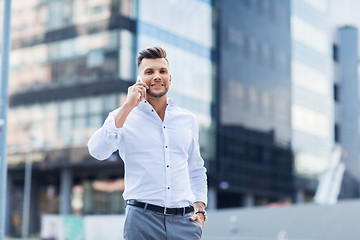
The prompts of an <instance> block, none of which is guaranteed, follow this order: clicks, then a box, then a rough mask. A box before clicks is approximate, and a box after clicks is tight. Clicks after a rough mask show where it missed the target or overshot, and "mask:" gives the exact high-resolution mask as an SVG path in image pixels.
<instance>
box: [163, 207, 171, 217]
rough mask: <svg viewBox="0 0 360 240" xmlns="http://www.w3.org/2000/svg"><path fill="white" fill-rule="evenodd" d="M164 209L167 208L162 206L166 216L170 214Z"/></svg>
mask: <svg viewBox="0 0 360 240" xmlns="http://www.w3.org/2000/svg"><path fill="white" fill-rule="evenodd" d="M166 209H167V208H166V207H164V215H166V216H168V215H171V214H170V213H167V212H166Z"/></svg>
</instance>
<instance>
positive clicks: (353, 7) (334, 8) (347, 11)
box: [330, 0, 360, 29]
mask: <svg viewBox="0 0 360 240" xmlns="http://www.w3.org/2000/svg"><path fill="white" fill-rule="evenodd" d="M359 12H360V1H359V0H330V14H331V22H332V26H333V27H338V26H344V25H351V26H354V27H357V28H358V29H360V14H359Z"/></svg>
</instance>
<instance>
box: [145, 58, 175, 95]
mask: <svg viewBox="0 0 360 240" xmlns="http://www.w3.org/2000/svg"><path fill="white" fill-rule="evenodd" d="M139 75H140V78H141V79H142V81H143V82H144V83H146V84H147V85H148V86H149V89H147V90H146V94H148V95H149V96H151V97H157V98H159V97H162V96H164V95H166V93H167V92H168V90H169V86H170V84H171V75H170V73H169V64H168V62H167V61H166V59H165V58H154V59H153V58H144V59H143V60H142V61H141V64H140V66H139Z"/></svg>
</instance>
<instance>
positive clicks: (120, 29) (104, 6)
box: [6, 0, 137, 235]
mask: <svg viewBox="0 0 360 240" xmlns="http://www.w3.org/2000/svg"><path fill="white" fill-rule="evenodd" d="M136 17H137V1H136V0H115V1H113V0H106V1H99V0H84V1H83V0H81V1H79V0H51V1H50V0H45V1H44V0H34V1H26V2H22V1H18V0H16V1H13V4H12V22H11V24H12V25H11V30H12V34H11V37H12V39H11V40H12V51H11V58H10V68H11V69H10V76H9V94H10V109H9V114H8V130H9V131H8V132H9V134H8V141H7V143H8V154H9V156H8V164H9V186H10V188H9V189H11V190H10V191H11V194H10V195H11V197H10V199H11V200H12V201H10V202H9V203H8V209H9V211H8V212H7V216H6V218H7V221H8V222H9V223H10V224H9V226H8V228H7V230H6V232H7V234H9V235H16V234H17V235H18V234H20V233H21V224H22V211H23V209H22V201H23V186H24V175H23V171H24V167H25V164H24V163H25V160H26V159H27V158H29V159H31V160H32V162H33V165H32V166H33V170H32V171H33V177H32V189H31V209H32V210H31V213H30V218H31V219H32V220H33V221H32V222H31V224H30V226H29V227H30V233H31V234H34V233H35V234H36V233H39V229H40V221H41V216H42V214H46V213H53V214H77V215H83V214H109V213H123V212H124V202H123V199H122V196H121V195H122V192H123V174H124V172H123V165H122V161H120V159H119V157H118V156H116V154H114V155H113V156H111V157H110V158H109V160H108V161H106V162H101V163H100V162H97V161H95V160H94V159H93V158H91V157H90V155H89V153H88V151H87V147H86V146H87V142H88V139H89V138H90V136H91V135H92V134H93V133H94V132H95V131H96V129H98V128H99V127H100V126H101V125H102V124H103V121H104V119H105V118H106V117H107V114H108V113H109V112H110V111H112V110H114V109H116V108H117V107H119V105H121V104H122V103H123V101H124V99H125V96H126V92H127V87H128V86H129V85H131V84H132V82H134V79H135V78H134V71H135V50H136V40H135V38H136ZM64 189H67V190H64ZM66 191H67V192H66ZM66 196H70V198H69V199H68V198H66ZM66 202H69V204H66Z"/></svg>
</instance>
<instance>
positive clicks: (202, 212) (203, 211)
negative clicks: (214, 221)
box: [195, 210, 207, 222]
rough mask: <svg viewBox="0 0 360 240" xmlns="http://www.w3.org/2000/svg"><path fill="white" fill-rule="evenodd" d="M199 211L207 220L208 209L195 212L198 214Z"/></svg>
mask: <svg viewBox="0 0 360 240" xmlns="http://www.w3.org/2000/svg"><path fill="white" fill-rule="evenodd" d="M198 213H201V214H202V215H204V222H205V221H206V217H207V214H206V211H205V210H197V211H196V212H195V214H198Z"/></svg>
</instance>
